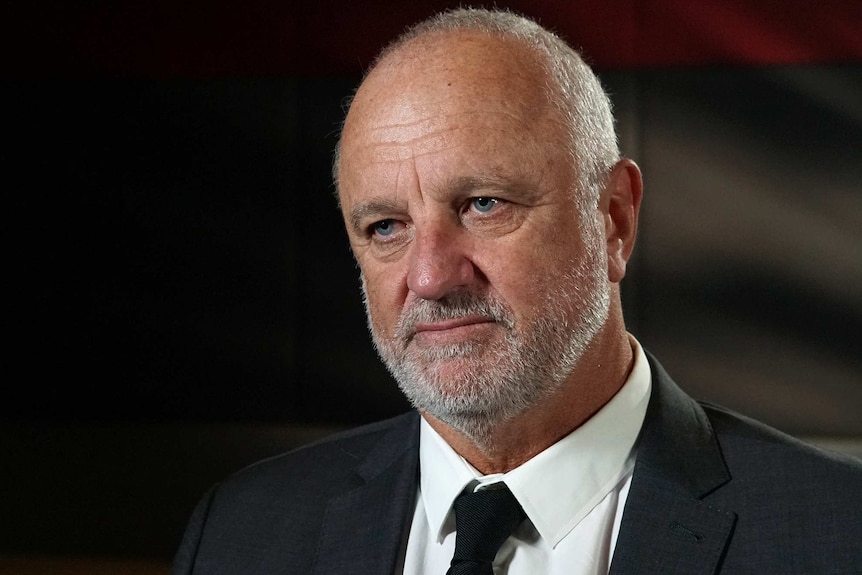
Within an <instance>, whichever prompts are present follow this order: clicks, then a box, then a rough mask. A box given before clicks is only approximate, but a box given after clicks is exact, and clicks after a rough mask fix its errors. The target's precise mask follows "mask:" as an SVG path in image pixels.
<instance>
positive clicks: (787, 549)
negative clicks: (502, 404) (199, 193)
mask: <svg viewBox="0 0 862 575" xmlns="http://www.w3.org/2000/svg"><path fill="white" fill-rule="evenodd" d="M651 364H652V374H653V391H652V395H651V398H650V404H649V408H648V411H647V415H646V420H645V422H644V427H643V430H642V432H641V436H640V439H639V444H638V457H637V462H636V464H635V469H634V475H633V479H632V484H631V490H630V492H629V495H628V499H627V501H626V505H625V511H624V513H623V518H622V524H621V528H620V533H619V538H618V540H617V545H616V550H615V552H614V557H613V562H612V565H611V574H614V575H622V574H625V573H633V574H634V573H636V574H643V573H661V574H683V573H691V574H694V573H698V574H707V573H752V574H791V573H793V574H803V573H804V574H811V575H825V574H839V573H840V574H842V575H843V574H847V573H857V574H858V573H862V465H860V463H859V462H857V461H854V460H850V459H848V458H842V457H839V456H837V455H833V454H829V453H826V452H823V451H820V450H817V449H815V448H812V447H809V446H806V445H804V444H802V443H800V442H798V441H796V440H794V439H792V438H790V437H788V436H786V435H783V434H781V433H779V432H777V431H775V430H773V429H770V428H768V427H766V426H764V425H762V424H760V423H757V422H755V421H752V420H749V419H746V418H744V417H741V416H739V415H736V414H733V413H731V412H729V411H727V410H724V409H721V408H718V407H714V406H708V405H700V404H698V403H697V402H695V401H694V400H692V399H691V398H689V397H688V396H687V395H685V394H684V393H683V392H682V391H681V390H680V389H679V388H678V387H677V386H676V385H675V384H674V383H673V382H672V381H671V379H670V377H669V376H668V375H667V374H666V373H665V372H664V370H663V369H662V368H661V366H660V365H658V363H656V362H655V361H654V360H653V359H652V358H651ZM418 438H419V416H418V414H416V413H415V412H414V413H408V414H406V415H403V416H400V417H396V418H394V419H390V420H388V421H383V422H380V423H376V424H373V425H369V426H366V427H362V428H359V429H356V430H354V431H351V432H348V433H346V434H342V435H339V436H337V437H335V438H332V439H328V440H325V441H323V442H320V443H317V444H315V445H312V446H308V447H305V448H302V449H299V450H297V451H294V452H292V453H288V454H285V455H282V456H279V457H276V458H273V459H269V460H266V461H263V462H260V463H257V464H255V465H253V466H251V467H248V468H246V469H244V470H242V471H240V472H239V473H237V474H235V475H233V476H232V477H230V478H228V479H227V480H226V481H225V482H223V483H221V484H220V485H217V486H216V487H215V488H213V489H212V490H211V491H210V492H209V493H208V494H207V495H206V496H205V497H204V499H203V500H202V501H201V502H200V504H199V505H198V508H197V509H196V510H195V513H194V514H193V516H192V518H191V520H190V523H189V526H188V530H187V531H186V535H185V538H184V540H183V542H182V545H181V547H180V549H179V551H178V553H177V556H176V559H175V563H174V572H175V574H176V575H180V574H183V575H185V574H192V573H194V574H196V575H217V574H224V575H227V574H231V575H275V574H292V575H305V574H319V575H324V574H325V575H333V574H336V573H345V574H351V575H357V574H362V575H364V574H368V575H372V574H374V575H378V574H386V573H392V572H393V571H394V569H395V568H396V566H397V565H398V564H399V562H400V561H401V560H402V559H403V557H402V556H401V555H402V554H403V548H404V542H405V541H406V539H405V538H406V536H407V531H408V529H409V526H410V522H411V519H412V513H413V507H414V502H415V497H416V485H417V476H418V462H419V459H418V454H419V440H418ZM429 575H430V574H429Z"/></svg>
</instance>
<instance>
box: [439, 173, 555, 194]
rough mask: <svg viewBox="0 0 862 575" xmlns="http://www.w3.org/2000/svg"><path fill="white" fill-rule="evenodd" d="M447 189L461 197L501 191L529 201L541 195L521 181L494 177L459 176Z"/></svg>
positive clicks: (449, 183)
mask: <svg viewBox="0 0 862 575" xmlns="http://www.w3.org/2000/svg"><path fill="white" fill-rule="evenodd" d="M446 187H447V188H448V189H450V190H452V191H453V192H455V193H456V194H459V195H466V194H470V193H473V192H475V191H476V190H489V191H492V193H493V190H499V191H502V192H508V193H512V194H517V195H519V196H520V197H522V198H524V199H527V200H531V199H534V198H535V197H536V196H538V195H539V194H538V190H536V189H534V188H533V187H532V186H530V185H528V184H526V183H524V182H521V181H520V180H512V179H510V178H497V177H493V176H459V177H457V178H453V179H452V180H450V181H449V182H448V184H447V186H446Z"/></svg>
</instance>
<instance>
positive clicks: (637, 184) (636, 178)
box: [599, 158, 643, 283]
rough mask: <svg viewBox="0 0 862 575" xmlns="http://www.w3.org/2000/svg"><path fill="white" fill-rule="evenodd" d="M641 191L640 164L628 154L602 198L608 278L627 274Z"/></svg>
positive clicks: (616, 279)
mask: <svg viewBox="0 0 862 575" xmlns="http://www.w3.org/2000/svg"><path fill="white" fill-rule="evenodd" d="M642 195H643V180H642V179H641V171H640V169H639V168H638V166H637V164H635V163H634V162H633V161H631V160H629V159H625V158H624V159H622V160H620V161H619V162H617V164H616V165H615V166H614V167H613V169H612V170H611V173H610V175H609V176H608V179H607V181H606V182H605V187H604V189H603V190H602V195H601V197H600V198H599V209H600V210H601V212H602V214H603V216H604V219H605V241H606V245H607V250H608V280H610V281H611V282H613V283H619V282H620V281H622V279H623V277H624V276H625V275H626V263H627V262H628V260H629V257H630V256H631V255H632V250H633V249H634V247H635V236H637V230H638V213H639V211H640V207H641V196H642Z"/></svg>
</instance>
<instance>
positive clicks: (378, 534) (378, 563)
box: [313, 412, 419, 575]
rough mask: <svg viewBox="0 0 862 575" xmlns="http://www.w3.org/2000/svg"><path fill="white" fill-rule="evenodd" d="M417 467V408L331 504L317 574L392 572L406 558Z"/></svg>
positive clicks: (378, 445)
mask: <svg viewBox="0 0 862 575" xmlns="http://www.w3.org/2000/svg"><path fill="white" fill-rule="evenodd" d="M418 469H419V414H418V413H416V412H413V413H412V414H409V415H407V416H406V417H404V418H403V419H402V421H400V422H399V423H398V424H396V425H395V426H393V428H392V429H390V430H389V432H388V433H387V434H386V435H385V436H384V437H383V438H382V439H381V440H380V441H379V442H378V443H377V445H376V446H375V447H374V448H373V449H372V450H371V451H370V452H369V454H368V455H367V456H366V457H365V458H364V459H363V460H361V461H360V462H359V464H358V466H357V468H356V476H355V477H356V486H355V487H354V488H352V489H351V490H349V491H346V492H345V493H343V494H341V495H339V496H337V497H335V498H333V499H332V500H331V501H330V502H329V504H328V506H327V508H326V511H325V514H324V518H323V525H322V528H321V535H320V541H319V546H318V550H317V557H316V560H315V565H314V571H313V573H315V574H316V575H324V574H325V575H330V574H332V573H355V574H366V573H367V574H369V575H371V574H374V575H378V574H382V573H393V572H394V571H395V569H396V567H397V566H398V564H399V561H402V560H403V557H402V555H403V548H404V547H405V546H404V542H405V541H406V537H407V530H408V529H409V528H410V518H411V516H412V513H413V510H414V506H415V503H416V486H417V484H418V477H417V475H418Z"/></svg>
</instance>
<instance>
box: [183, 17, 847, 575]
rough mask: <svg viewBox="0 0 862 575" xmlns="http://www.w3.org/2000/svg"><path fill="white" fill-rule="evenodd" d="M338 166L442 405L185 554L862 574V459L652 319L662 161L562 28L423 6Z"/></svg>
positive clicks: (314, 460) (325, 467) (251, 484)
mask: <svg viewBox="0 0 862 575" xmlns="http://www.w3.org/2000/svg"><path fill="white" fill-rule="evenodd" d="M334 169H335V177H336V182H337V186H338V193H339V200H340V205H341V210H342V213H343V215H344V219H345V224H346V226H347V231H348V235H349V238H350V242H351V246H352V248H353V251H354V254H355V256H356V259H357V261H358V262H359V265H360V268H361V271H362V286H363V290H364V294H365V304H366V309H367V312H368V321H369V326H370V329H371V333H372V336H373V339H374V343H375V346H376V348H377V350H378V352H379V354H380V356H381V357H382V358H383V360H384V362H385V363H386V365H387V366H388V367H389V369H390V371H391V372H392V374H393V375H394V377H395V379H396V380H397V381H398V384H399V386H400V387H401V389H402V390H403V391H404V393H405V394H406V395H407V397H408V398H409V399H410V400H411V402H412V403H413V404H414V406H415V407H416V409H417V412H414V413H410V414H407V415H405V416H401V417H398V418H395V419H393V420H389V421H385V422H381V423H378V424H374V425H371V426H367V427H364V428H361V429H358V430H354V431H352V432H349V433H347V434H344V435H341V436H339V437H336V438H333V439H330V440H327V441H324V442H321V443H318V444H316V445H314V446H311V447H307V448H304V449H300V450H298V451H295V452H293V453H290V454H287V455H284V456H281V457H278V458H275V459H271V460H268V461H266V462H263V463H260V464H257V465H254V466H252V467H250V468H247V469H245V470H243V471H241V472H239V473H238V474H236V475H234V476H232V477H231V478H229V479H227V480H226V481H225V482H224V483H222V484H221V485H219V486H217V487H215V488H214V489H213V490H212V491H211V492H210V493H209V494H208V495H207V496H206V497H205V498H204V500H203V501H202V502H201V504H200V505H199V507H198V509H197V511H196V512H195V515H194V516H193V517H192V520H191V522H190V525H189V528H188V531H187V533H186V537H185V540H184V542H183V544H182V547H181V548H180V551H179V552H178V554H177V558H176V562H175V572H176V573H178V574H179V573H201V574H204V573H205V574H216V573H225V574H227V573H321V574H322V573H327V574H328V573H351V574H353V573H368V574H371V573H407V574H420V573H422V574H424V573H429V574H430V573H439V574H441V575H442V574H443V573H447V572H448V573H468V572H469V573H491V572H492V571H491V569H492V565H493V570H494V572H496V573H509V574H525V573H529V574H535V573H553V574H556V573H576V574H587V573H589V574H596V573H607V572H608V571H610V572H611V573H653V572H654V573H818V574H819V573H851V572H862V551H860V545H859V541H860V540H862V505H860V498H859V495H858V494H859V492H860V491H862V470H860V466H859V465H858V464H856V463H853V462H851V461H849V460H842V459H840V458H839V457H837V456H830V455H827V454H825V453H822V452H818V451H816V450H815V449H813V448H810V447H807V446H804V445H802V444H800V443H797V442H795V441H794V440H792V439H790V438H788V437H786V436H783V435H781V434H779V433H778V432H776V431H774V430H771V429H768V428H766V427H765V426H762V425H760V424H758V423H756V422H752V421H749V420H745V419H744V418H742V417H740V416H737V415H734V414H732V413H729V412H727V411H725V410H722V409H719V408H716V407H708V406H700V405H698V404H697V403H695V402H694V401H693V400H691V399H690V398H688V397H687V396H686V395H684V394H683V393H682V392H681V391H680V390H679V389H678V388H677V387H676V386H675V385H674V384H673V382H672V381H671V380H670V378H669V377H668V376H667V374H665V372H664V371H663V370H662V368H661V367H660V366H659V364H658V363H657V362H656V361H655V360H653V359H652V358H649V357H648V356H647V355H646V354H645V352H644V351H643V349H642V348H641V346H640V344H639V343H638V342H637V341H636V340H635V339H634V338H633V337H631V336H630V335H629V334H627V332H626V329H625V324H624V322H623V317H622V311H621V305H620V294H619V282H620V280H622V278H623V276H624V274H625V269H626V262H627V261H628V258H629V256H630V254H631V253H632V249H633V246H634V241H635V235H636V230H637V221H638V209H639V206H640V200H641V177H640V173H639V170H638V168H637V166H636V165H635V164H634V163H633V162H631V161H629V160H627V159H621V158H620V157H619V152H618V149H617V144H616V137H615V135H614V130H613V119H612V117H611V113H610V106H609V102H608V99H607V96H606V95H605V94H604V92H603V91H602V89H601V86H600V85H599V83H598V81H597V80H596V78H595V76H594V75H593V73H592V72H591V71H590V70H589V68H588V67H587V66H586V65H585V64H584V63H583V62H582V60H581V59H580V58H579V57H578V55H577V54H576V53H575V52H573V51H572V50H571V49H570V48H569V47H568V46H567V45H565V44H564V43H563V42H562V41H561V40H560V39H558V38H557V37H555V36H554V35H552V34H550V33H549V32H547V31H545V30H544V29H542V28H540V27H539V26H538V25H536V24H534V23H533V22H530V21H528V20H525V19H522V18H520V17H517V16H514V15H511V14H508V13H501V12H486V11H478V10H456V11H452V12H448V13H445V14H442V15H440V16H438V17H435V18H432V19H431V20H429V21H427V22H424V23H421V24H419V25H418V26H417V27H415V28H413V29H412V30H411V31H408V32H407V33H406V34H405V35H403V36H402V37H401V38H399V39H398V40H396V42H395V43H394V44H393V45H392V46H390V47H389V48H387V49H386V50H384V51H383V53H382V54H381V55H380V57H379V58H378V60H377V62H376V63H375V65H374V66H373V67H372V69H371V70H370V71H369V73H368V74H367V76H366V77H365V79H364V80H363V82H362V84H361V86H360V87H359V89H358V91H357V93H356V95H355V98H354V100H353V102H352V104H351V106H350V110H349V112H348V114H347V118H346V120H345V123H344V128H343V132H342V138H341V142H340V146H339V152H338V153H337V154H336V160H335V164H334ZM477 502H478V503H477ZM491 508H493V511H488V512H487V514H486V511H487V510H489V509H491ZM475 524H483V525H484V527H485V528H486V530H485V531H474V528H475V529H480V526H477V525H475ZM504 526H505V529H504V528H503V527H504ZM469 539H472V540H474V543H476V544H477V545H478V546H479V547H481V549H479V550H476V549H471V548H469V541H468V540H469ZM491 540H494V543H493V544H491V543H488V542H489V541H491ZM450 563H451V570H449V569H450ZM447 570H449V571H447Z"/></svg>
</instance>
